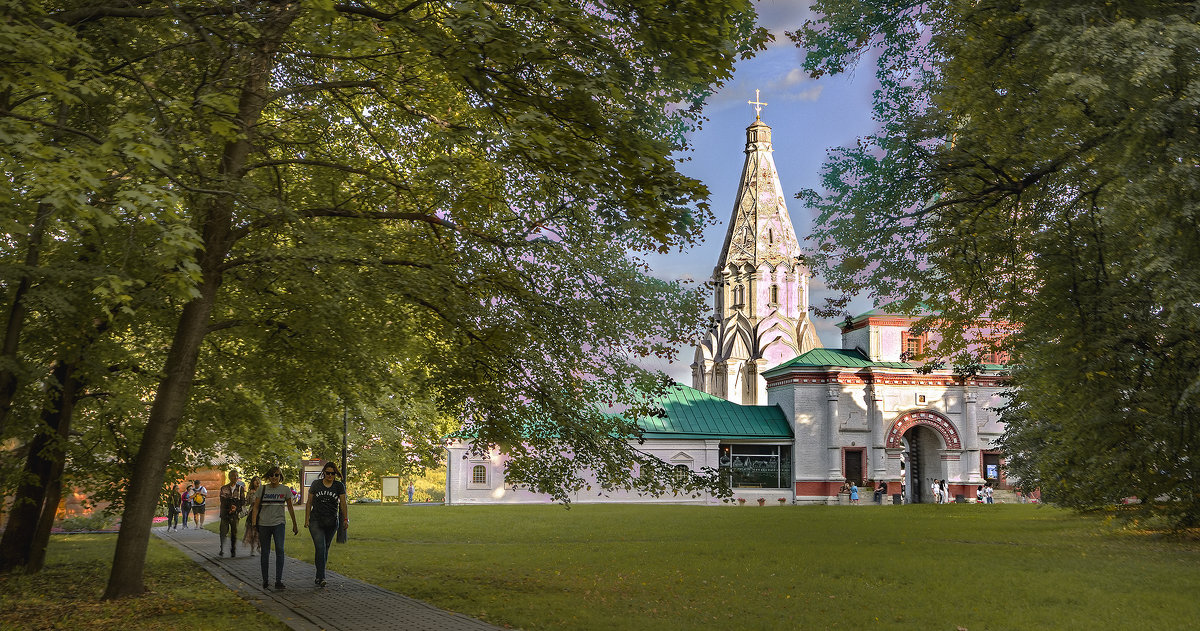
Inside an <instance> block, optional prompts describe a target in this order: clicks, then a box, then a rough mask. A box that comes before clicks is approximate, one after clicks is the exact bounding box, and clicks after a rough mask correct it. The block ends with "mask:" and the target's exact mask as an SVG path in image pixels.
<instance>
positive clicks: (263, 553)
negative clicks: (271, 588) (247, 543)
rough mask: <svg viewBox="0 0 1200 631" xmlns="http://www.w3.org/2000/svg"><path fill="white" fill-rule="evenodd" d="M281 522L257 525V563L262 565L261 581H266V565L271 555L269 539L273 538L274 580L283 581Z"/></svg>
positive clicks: (282, 533) (282, 532)
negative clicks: (270, 524) (276, 524)
mask: <svg viewBox="0 0 1200 631" xmlns="http://www.w3.org/2000/svg"><path fill="white" fill-rule="evenodd" d="M283 526H284V525H283V524H279V525H278V526H259V527H258V545H259V547H260V550H259V554H258V561H259V564H260V565H262V576H263V582H264V583H266V582H267V565H268V562H269V559H267V557H269V556H270V555H271V539H275V582H276V583H282V582H283V535H284V531H283Z"/></svg>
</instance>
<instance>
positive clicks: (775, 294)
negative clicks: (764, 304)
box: [771, 285, 779, 305]
mask: <svg viewBox="0 0 1200 631" xmlns="http://www.w3.org/2000/svg"><path fill="white" fill-rule="evenodd" d="M771 304H773V305H777V304H779V285H771Z"/></svg>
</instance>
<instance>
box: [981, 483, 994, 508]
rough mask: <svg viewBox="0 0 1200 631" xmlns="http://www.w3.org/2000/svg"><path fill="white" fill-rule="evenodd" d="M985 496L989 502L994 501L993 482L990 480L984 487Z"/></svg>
mask: <svg viewBox="0 0 1200 631" xmlns="http://www.w3.org/2000/svg"><path fill="white" fill-rule="evenodd" d="M983 497H984V499H986V500H987V503H988V504H991V503H992V483H991V482H988V483H987V486H985V487H983Z"/></svg>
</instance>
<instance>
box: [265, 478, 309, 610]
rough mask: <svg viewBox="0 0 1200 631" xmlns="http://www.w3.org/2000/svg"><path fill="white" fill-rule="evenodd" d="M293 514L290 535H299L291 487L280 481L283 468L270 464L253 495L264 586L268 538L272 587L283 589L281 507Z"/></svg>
mask: <svg viewBox="0 0 1200 631" xmlns="http://www.w3.org/2000/svg"><path fill="white" fill-rule="evenodd" d="M285 506H286V507H287V512H288V513H289V514H291V516H292V534H293V535H298V534H300V529H299V528H298V527H296V510H295V508H293V506H292V490H291V489H290V488H288V487H287V486H286V485H285V484H284V483H283V470H281V469H280V468H279V467H271V469H270V470H269V471H267V483H266V484H264V485H262V486H260V487H258V492H257V493H255V494H254V525H255V527H256V528H258V540H259V543H260V544H261V545H262V550H261V556H260V557H259V563H260V564H261V565H262V579H263V589H266V588H267V586H268V583H267V567H268V565H269V564H270V558H271V541H272V540H274V542H275V589H284V587H285V586H284V584H283V540H284V535H285V533H284V531H283V525H284V523H285V522H286V520H285V519H284V517H283V508H284V507H285Z"/></svg>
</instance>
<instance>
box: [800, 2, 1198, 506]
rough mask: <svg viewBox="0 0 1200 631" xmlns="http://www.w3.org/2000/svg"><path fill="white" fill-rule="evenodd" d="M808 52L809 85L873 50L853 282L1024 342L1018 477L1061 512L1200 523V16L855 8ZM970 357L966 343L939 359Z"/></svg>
mask: <svg viewBox="0 0 1200 631" xmlns="http://www.w3.org/2000/svg"><path fill="white" fill-rule="evenodd" d="M814 6H815V9H816V10H817V11H818V12H819V13H820V14H821V15H822V17H821V18H820V19H818V20H816V21H813V22H810V23H808V24H806V26H805V27H804V28H803V29H802V30H801V31H799V32H797V33H795V34H793V38H794V39H795V41H796V42H797V43H798V44H799V45H801V46H802V47H805V48H806V49H807V51H808V53H807V57H806V60H805V66H806V68H807V69H808V70H809V71H810V72H811V73H813V74H821V73H827V72H840V71H842V70H844V69H845V68H847V67H850V66H851V65H853V64H854V63H855V62H857V61H858V60H859V59H860V58H862V57H864V56H868V55H870V54H872V51H877V52H878V63H879V70H878V75H877V76H878V78H879V82H880V86H881V89H880V90H879V91H878V92H877V100H876V114H877V117H878V119H879V121H880V124H881V130H880V132H879V133H877V134H875V135H873V136H870V137H868V138H864V139H862V140H861V141H860V142H859V144H858V145H857V146H855V147H849V148H843V149H840V150H838V151H836V152H835V153H834V154H833V155H832V157H831V159H830V161H829V162H828V163H827V165H826V171H825V180H824V183H825V186H826V188H827V191H826V192H825V193H823V194H822V193H817V192H815V191H807V192H805V193H804V194H803V196H804V197H805V198H806V199H807V200H808V201H809V202H810V203H812V204H813V205H815V206H816V207H817V208H818V209H819V210H820V213H821V214H820V220H819V227H818V228H817V230H816V233H815V238H816V239H817V240H818V242H819V243H820V255H819V263H820V265H821V268H822V270H823V272H824V273H825V274H826V276H827V277H828V278H829V279H830V280H831V281H832V283H833V284H834V285H836V286H837V287H839V288H841V289H843V290H846V291H848V292H857V291H866V292H868V293H869V294H871V295H872V296H874V297H876V298H877V299H881V300H891V299H901V303H900V304H901V305H902V306H905V307H908V308H914V307H915V306H916V304H917V303H918V302H924V303H925V304H926V305H928V306H929V307H931V308H932V310H933V311H936V312H938V313H939V318H941V320H942V321H943V322H947V323H949V324H951V325H954V326H962V325H966V324H970V323H973V322H977V321H979V320H980V319H981V318H984V317H992V318H998V319H1001V320H1005V321H1008V322H1013V323H1018V324H1019V325H1020V330H1019V331H1018V332H1016V333H1014V334H1012V335H1009V336H1008V337H1007V338H1006V339H1005V341H1004V342H1003V345H1004V346H1006V347H1007V348H1008V349H1010V350H1011V351H1013V353H1014V360H1015V362H1016V366H1015V367H1014V372H1013V386H1014V389H1013V392H1012V400H1011V402H1010V403H1009V405H1008V406H1007V407H1006V408H1005V409H1004V410H1003V419H1004V421H1005V423H1006V426H1007V431H1006V434H1005V436H1004V438H1003V444H1004V447H1005V449H1006V451H1007V453H1008V461H1007V466H1008V470H1009V472H1010V474H1012V475H1015V476H1018V477H1019V478H1020V480H1021V482H1020V483H1021V485H1023V486H1025V487H1027V488H1034V487H1037V488H1041V489H1042V491H1043V493H1044V494H1045V497H1046V498H1048V499H1050V500H1051V501H1055V502H1058V503H1060V504H1063V505H1067V506H1073V507H1077V508H1082V509H1087V508H1097V507H1102V506H1106V505H1111V503H1113V502H1115V501H1118V500H1119V499H1120V498H1122V497H1126V496H1130V495H1135V496H1138V497H1140V498H1143V499H1145V500H1147V502H1148V503H1147V504H1146V508H1147V509H1150V510H1155V511H1163V512H1165V513H1167V514H1168V515H1169V517H1170V518H1171V520H1172V521H1173V523H1175V524H1179V525H1195V524H1196V523H1197V521H1198V520H1200V475H1198V474H1200V451H1198V448H1200V443H1198V441H1200V340H1197V337H1196V335H1195V332H1196V331H1197V330H1198V328H1197V327H1198V326H1200V309H1198V308H1197V305H1200V265H1198V263H1200V203H1198V202H1200V158H1198V156H1200V122H1198V121H1200V118H1198V117H1197V114H1198V113H1200V64H1198V63H1197V62H1198V61H1200V5H1197V4H1196V3H1195V2H1180V1H1158V0H1155V1H1149V2H1141V1H1139V2H1132V1H1129V2H1106V3H1103V4H1097V3H1093V2H1058V1H1054V2H1050V1H1040V0H993V1H990V2H951V1H940V2H923V3H916V2H910V3H895V2H874V1H868V2H850V1H843V0H823V1H819V2H817V3H816V4H815V5H814ZM970 341H971V340H964V339H961V338H958V339H950V340H948V343H947V344H946V345H945V346H944V347H943V348H942V349H941V353H942V354H943V355H944V356H955V354H956V353H960V355H958V361H959V362H961V363H968V362H970V358H969V357H965V356H963V355H961V353H963V352H965V351H966V350H969V349H968V343H969V342H970Z"/></svg>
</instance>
